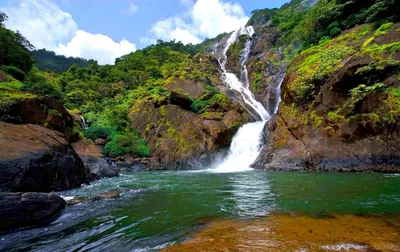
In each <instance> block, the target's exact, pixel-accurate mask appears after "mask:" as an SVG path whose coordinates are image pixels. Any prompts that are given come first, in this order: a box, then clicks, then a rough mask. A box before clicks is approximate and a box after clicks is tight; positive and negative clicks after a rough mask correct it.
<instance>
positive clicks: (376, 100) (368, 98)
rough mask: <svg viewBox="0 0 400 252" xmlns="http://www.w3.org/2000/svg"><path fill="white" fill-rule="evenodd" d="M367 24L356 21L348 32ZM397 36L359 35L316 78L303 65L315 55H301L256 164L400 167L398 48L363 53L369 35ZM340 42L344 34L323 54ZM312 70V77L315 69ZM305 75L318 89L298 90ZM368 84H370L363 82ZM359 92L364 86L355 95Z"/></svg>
mask: <svg viewBox="0 0 400 252" xmlns="http://www.w3.org/2000/svg"><path fill="white" fill-rule="evenodd" d="M362 28H363V26H359V27H355V28H353V29H352V30H350V31H347V34H350V35H351V34H355V33H356V32H357V31H358V30H359V29H362ZM398 34H399V32H398V31H396V30H389V31H387V32H386V33H385V34H383V35H378V36H376V35H374V34H367V35H365V37H364V38H363V39H359V40H356V41H353V43H352V44H351V46H352V50H353V51H354V52H357V53H351V54H350V55H345V56H343V57H342V58H339V59H338V62H339V63H338V64H337V65H335V66H334V67H332V70H331V71H329V72H326V73H324V74H320V75H315V76H320V77H319V78H317V77H315V78H314V79H313V80H309V79H307V78H305V77H304V76H302V75H300V74H299V71H298V69H299V66H301V64H302V62H304V61H306V62H307V60H309V59H308V57H310V55H312V54H313V53H312V52H311V53H310V54H300V55H299V56H298V57H296V58H295V59H294V60H293V61H292V63H291V65H290V66H289V67H288V69H290V71H291V72H290V73H289V74H288V75H287V76H286V77H285V79H284V81H283V83H282V102H281V104H280V106H279V109H278V114H277V115H276V116H275V117H273V118H272V119H271V120H270V121H269V122H268V123H267V125H266V126H265V128H264V134H263V139H264V147H263V150H262V151H261V154H260V156H259V157H258V158H257V160H256V161H255V163H254V164H253V166H254V167H256V168H259V169H264V170H307V171H353V172H360V171H376V172H400V149H399V146H400V123H399V121H398V118H400V109H399V108H400V102H399V98H398V97H397V96H396V95H395V94H393V93H391V92H393V90H398V89H399V87H400V79H399V78H398V73H399V71H400V65H399V64H398V63H390V62H395V60H396V57H397V56H398V55H397V54H398V53H392V54H389V53H387V52H385V51H382V52H381V53H382V55H380V54H379V53H377V54H368V53H360V52H358V50H366V49H365V47H366V45H364V47H363V43H364V41H366V40H367V39H368V38H369V37H370V36H374V40H375V41H376V43H379V44H380V45H384V44H386V43H392V42H393V41H398V40H399V36H398ZM343 36H345V35H343ZM339 43H340V36H339V37H338V38H337V39H335V40H333V41H332V42H330V43H329V45H327V47H328V48H324V49H323V50H322V51H320V52H319V53H323V52H326V51H328V50H329V47H334V46H338V45H337V44H339ZM339 46H340V45H339ZM360 48H362V49H360ZM335 49H336V48H335ZM314 53H315V52H314ZM319 57H322V56H321V55H320V56H319ZM381 58H385V60H387V61H382V60H381ZM313 67H314V66H313ZM309 71H317V70H314V68H311V70H309ZM300 72H301V71H300ZM308 75H310V76H314V75H313V73H312V72H311V73H308ZM299 78H303V79H302V82H301V83H304V85H307V87H312V88H309V89H308V92H309V93H308V94H307V95H303V96H301V95H300V94H299V93H298V89H297V87H298V86H296V85H297V84H298V83H299V82H298V80H299ZM362 83H365V86H364V87H368V89H367V88H363V87H362V86H360V84H362ZM355 88H356V89H355ZM351 90H353V92H352V91H351ZM354 90H356V91H357V90H358V93H357V92H356V94H358V96H357V97H355V95H354ZM368 90H369V91H368ZM371 90H372V91H371Z"/></svg>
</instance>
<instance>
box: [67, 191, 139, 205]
mask: <svg viewBox="0 0 400 252" xmlns="http://www.w3.org/2000/svg"><path fill="white" fill-rule="evenodd" d="M135 192H137V190H132V189H119V190H115V191H110V192H103V193H100V194H97V195H96V196H81V197H73V198H67V197H66V199H65V201H66V202H67V205H69V206H71V205H76V204H80V203H84V202H88V201H98V200H103V199H115V198H119V197H121V196H122V195H124V194H126V193H135Z"/></svg>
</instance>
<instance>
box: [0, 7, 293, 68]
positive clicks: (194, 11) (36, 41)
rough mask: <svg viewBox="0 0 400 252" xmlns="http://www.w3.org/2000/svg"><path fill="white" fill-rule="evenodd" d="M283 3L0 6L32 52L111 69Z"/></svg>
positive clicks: (231, 26)
mask: <svg viewBox="0 0 400 252" xmlns="http://www.w3.org/2000/svg"><path fill="white" fill-rule="evenodd" d="M285 2H288V0H0V11H2V12H4V13H6V14H7V15H8V17H9V18H8V21H7V22H6V23H5V25H6V27H7V28H8V29H11V30H14V31H17V30H18V31H19V32H20V33H21V34H22V35H23V36H25V37H26V38H27V39H28V40H29V41H30V42H31V43H32V44H33V45H34V46H35V47H36V49H41V48H46V49H47V50H51V51H55V52H56V53H57V54H62V55H65V56H73V57H81V58H86V59H95V60H97V61H98V62H99V64H113V63H114V60H115V58H117V57H120V56H122V55H125V54H128V53H130V52H133V51H135V50H137V49H141V48H144V47H146V46H148V45H150V44H153V43H155V41H156V40H157V39H162V40H164V41H170V40H172V39H175V40H176V41H182V42H183V43H185V44H187V43H193V44H196V43H199V42H201V41H203V40H204V39H205V38H212V37H215V36H217V35H218V34H220V33H223V32H231V31H233V30H236V29H238V28H240V26H244V25H245V24H246V22H247V21H248V19H249V17H250V16H251V11H253V10H255V9H263V8H275V7H280V6H281V5H282V4H284V3H285Z"/></svg>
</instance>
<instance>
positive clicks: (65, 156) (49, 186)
mask: <svg viewBox="0 0 400 252" xmlns="http://www.w3.org/2000/svg"><path fill="white" fill-rule="evenodd" d="M0 171H1V173H2V176H1V177H0V191H5V192H28V191H31V192H50V191H63V190H69V189H73V188H76V187H79V186H80V185H81V184H84V183H88V182H89V179H88V170H87V169H85V167H84V165H83V163H82V161H81V159H80V158H79V156H78V155H77V154H76V152H75V151H74V150H73V149H72V147H71V145H70V144H69V143H68V141H67V140H66V139H65V136H64V135H63V134H61V133H60V132H57V131H54V130H50V129H46V128H44V127H41V126H38V125H32V124H22V125H15V124H9V123H5V122H0Z"/></svg>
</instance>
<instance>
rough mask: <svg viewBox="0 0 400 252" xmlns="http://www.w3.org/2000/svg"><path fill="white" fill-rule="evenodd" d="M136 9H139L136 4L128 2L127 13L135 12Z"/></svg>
mask: <svg viewBox="0 0 400 252" xmlns="http://www.w3.org/2000/svg"><path fill="white" fill-rule="evenodd" d="M138 9H139V7H138V6H137V5H136V4H134V3H132V2H130V3H129V7H128V12H129V13H131V14H135V13H136V12H137V11H138Z"/></svg>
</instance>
